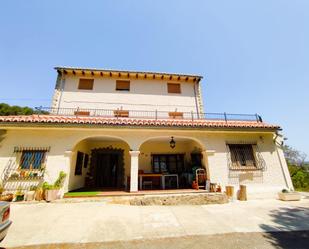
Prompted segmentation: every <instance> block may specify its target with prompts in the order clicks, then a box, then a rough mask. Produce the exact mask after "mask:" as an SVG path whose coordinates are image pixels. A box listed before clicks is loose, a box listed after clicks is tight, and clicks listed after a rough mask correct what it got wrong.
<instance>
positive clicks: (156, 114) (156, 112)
mask: <svg viewBox="0 0 309 249" xmlns="http://www.w3.org/2000/svg"><path fill="white" fill-rule="evenodd" d="M155 119H156V120H157V119H158V110H157V109H156V111H155Z"/></svg>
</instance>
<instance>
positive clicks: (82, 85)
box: [78, 79, 94, 90]
mask: <svg viewBox="0 0 309 249" xmlns="http://www.w3.org/2000/svg"><path fill="white" fill-rule="evenodd" d="M93 81H94V79H79V83H78V89H80V90H92V89H93Z"/></svg>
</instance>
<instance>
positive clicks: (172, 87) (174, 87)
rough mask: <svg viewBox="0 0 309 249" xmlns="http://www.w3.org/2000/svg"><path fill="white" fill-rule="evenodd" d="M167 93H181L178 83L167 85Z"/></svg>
mask: <svg viewBox="0 0 309 249" xmlns="http://www.w3.org/2000/svg"><path fill="white" fill-rule="evenodd" d="M167 92H168V93H181V87H180V84H177V83H167Z"/></svg>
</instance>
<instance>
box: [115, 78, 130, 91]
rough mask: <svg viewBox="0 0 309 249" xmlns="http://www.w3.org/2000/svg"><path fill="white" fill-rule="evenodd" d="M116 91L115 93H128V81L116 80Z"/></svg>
mask: <svg viewBox="0 0 309 249" xmlns="http://www.w3.org/2000/svg"><path fill="white" fill-rule="evenodd" d="M116 90H117V91H130V81H129V80H116Z"/></svg>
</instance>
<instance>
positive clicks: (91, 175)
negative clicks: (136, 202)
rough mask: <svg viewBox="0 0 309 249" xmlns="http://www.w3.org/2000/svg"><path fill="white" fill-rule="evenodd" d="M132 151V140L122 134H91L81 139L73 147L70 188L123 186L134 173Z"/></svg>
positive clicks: (69, 176) (69, 177) (69, 175)
mask: <svg viewBox="0 0 309 249" xmlns="http://www.w3.org/2000/svg"><path fill="white" fill-rule="evenodd" d="M129 152H130V145H129V143H128V142H127V141H125V140H124V139H123V138H121V137H117V136H109V135H94V136H91V135H90V136H85V137H83V138H81V139H79V140H78V141H77V142H75V144H74V145H73V146H72V150H71V155H70V163H69V170H68V171H69V174H68V190H75V189H80V188H83V187H88V188H92V187H95V188H106V187H108V188H113V187H114V188H117V189H119V188H123V187H124V185H125V179H126V175H129V174H130V173H129V172H130V153H129ZM98 177H101V178H100V179H98ZM99 183H100V186H99Z"/></svg>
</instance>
